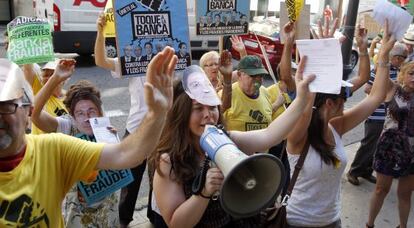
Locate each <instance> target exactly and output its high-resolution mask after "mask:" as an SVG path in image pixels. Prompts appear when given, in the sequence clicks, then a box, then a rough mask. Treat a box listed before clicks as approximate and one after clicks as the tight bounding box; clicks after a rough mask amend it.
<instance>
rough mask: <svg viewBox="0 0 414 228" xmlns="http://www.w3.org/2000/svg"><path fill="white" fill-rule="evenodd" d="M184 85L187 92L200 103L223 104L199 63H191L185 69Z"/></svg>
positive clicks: (209, 104)
mask: <svg viewBox="0 0 414 228" xmlns="http://www.w3.org/2000/svg"><path fill="white" fill-rule="evenodd" d="M181 82H182V85H183V88H184V91H185V93H187V95H188V96H189V97H190V98H191V99H193V100H196V101H197V102H198V103H200V104H203V105H208V106H217V105H221V100H220V98H219V97H218V95H217V92H216V90H215V89H214V87H213V85H212V84H211V82H210V80H209V79H208V78H207V75H206V74H205V73H204V71H203V70H202V69H201V68H200V67H199V66H197V65H191V66H189V67H187V68H186V69H185V70H184V73H183V79H182V81H181Z"/></svg>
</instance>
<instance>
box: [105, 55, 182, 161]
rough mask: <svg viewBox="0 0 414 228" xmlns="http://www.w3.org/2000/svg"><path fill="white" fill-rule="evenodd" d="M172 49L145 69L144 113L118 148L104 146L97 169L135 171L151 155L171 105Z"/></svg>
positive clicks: (174, 60)
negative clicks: (132, 169) (131, 169)
mask: <svg viewBox="0 0 414 228" xmlns="http://www.w3.org/2000/svg"><path fill="white" fill-rule="evenodd" d="M177 61H178V59H177V56H176V55H175V54H174V49H173V48H170V47H165V48H164V50H163V51H162V52H160V53H158V54H157V55H156V56H155V57H154V58H153V59H152V60H151V62H150V64H149V65H148V70H147V75H146V79H147V82H146V83H145V88H144V95H145V103H146V104H147V106H148V112H147V114H146V115H145V117H144V120H143V121H142V122H141V125H140V126H139V128H138V129H137V130H136V131H135V132H134V133H132V134H131V135H129V136H128V137H127V138H125V139H124V140H122V141H121V143H119V144H107V145H105V147H104V149H103V151H102V154H101V157H100V159H99V162H98V165H97V168H98V169H124V168H130V167H135V166H137V165H139V164H141V163H142V161H143V160H145V159H146V158H147V155H148V153H151V152H152V151H154V149H155V147H156V145H157V143H158V140H159V138H160V136H161V131H162V129H163V127H164V123H165V119H166V115H167V112H168V110H169V109H170V108H171V106H172V101H173V85H172V81H173V76H174V69H175V66H176V64H177Z"/></svg>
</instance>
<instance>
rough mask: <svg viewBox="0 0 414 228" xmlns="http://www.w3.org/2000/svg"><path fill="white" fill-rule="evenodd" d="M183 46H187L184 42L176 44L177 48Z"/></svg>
mask: <svg viewBox="0 0 414 228" xmlns="http://www.w3.org/2000/svg"><path fill="white" fill-rule="evenodd" d="M183 45H186V46H187V44H186V43H184V42H180V43H179V44H178V48H182V46H183Z"/></svg>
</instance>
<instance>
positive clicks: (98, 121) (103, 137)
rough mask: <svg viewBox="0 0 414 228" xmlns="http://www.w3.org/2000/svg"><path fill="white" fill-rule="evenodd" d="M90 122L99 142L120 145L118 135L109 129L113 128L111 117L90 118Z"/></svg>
mask: <svg viewBox="0 0 414 228" xmlns="http://www.w3.org/2000/svg"><path fill="white" fill-rule="evenodd" d="M89 121H90V124H91V126H92V131H93V134H94V135H95V139H96V141H97V142H104V143H110V144H115V143H119V138H118V134H114V133H112V132H111V131H110V130H108V127H109V126H111V122H110V120H109V117H96V118H90V119H89Z"/></svg>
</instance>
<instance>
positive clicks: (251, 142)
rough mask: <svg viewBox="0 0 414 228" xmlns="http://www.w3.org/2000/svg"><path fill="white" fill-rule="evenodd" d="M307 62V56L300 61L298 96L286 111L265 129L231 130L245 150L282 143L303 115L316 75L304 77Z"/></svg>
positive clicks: (231, 133)
mask: <svg viewBox="0 0 414 228" xmlns="http://www.w3.org/2000/svg"><path fill="white" fill-rule="evenodd" d="M305 63H306V56H304V57H303V58H302V60H301V61H300V63H299V67H298V70H297V72H296V76H295V80H296V82H295V83H296V90H297V97H296V99H295V100H294V101H293V102H292V103H291V104H290V106H289V108H287V109H286V111H284V112H283V113H282V114H281V115H280V116H279V117H278V118H276V119H275V120H273V121H272V123H270V125H269V126H268V127H267V128H265V129H262V130H257V131H248V132H238V131H232V132H230V136H231V138H232V140H233V141H234V142H235V143H236V144H237V146H238V147H239V148H240V149H241V150H242V151H243V152H245V153H247V154H252V153H254V152H258V151H265V150H267V149H269V148H270V147H272V146H274V145H276V144H278V143H280V142H281V141H282V140H283V139H285V138H286V137H287V135H288V134H289V132H290V131H291V130H292V128H293V127H294V126H295V124H296V122H297V121H298V120H299V118H300V117H301V116H302V114H303V110H304V109H305V107H306V105H307V102H308V97H309V96H311V93H310V92H309V88H308V86H309V83H310V82H311V81H313V79H314V78H315V75H309V76H307V77H305V78H303V70H304V68H305Z"/></svg>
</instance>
